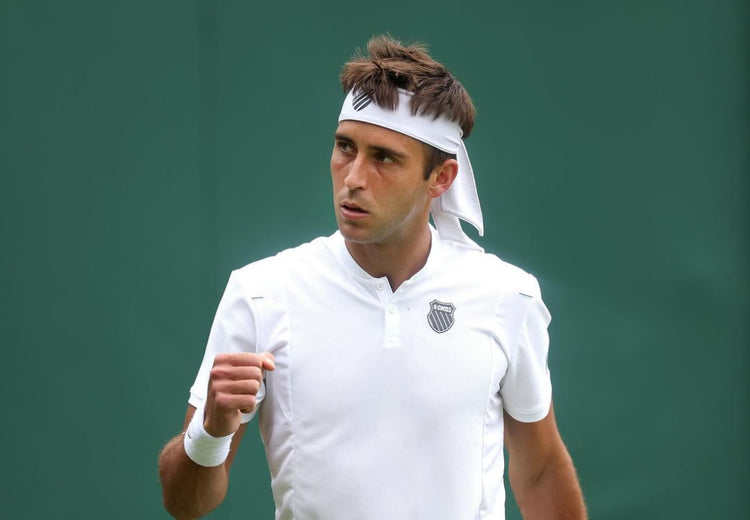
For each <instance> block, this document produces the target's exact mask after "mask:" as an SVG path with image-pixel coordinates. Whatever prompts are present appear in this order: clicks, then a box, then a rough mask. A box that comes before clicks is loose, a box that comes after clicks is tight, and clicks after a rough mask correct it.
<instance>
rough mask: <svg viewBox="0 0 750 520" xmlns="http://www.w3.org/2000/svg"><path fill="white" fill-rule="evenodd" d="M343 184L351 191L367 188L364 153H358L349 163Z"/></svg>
mask: <svg viewBox="0 0 750 520" xmlns="http://www.w3.org/2000/svg"><path fill="white" fill-rule="evenodd" d="M344 186H346V187H347V188H348V189H349V190H351V191H354V190H364V189H367V159H366V157H365V156H364V154H361V153H358V154H357V156H356V157H355V158H354V160H353V161H352V162H351V163H350V164H349V169H348V170H347V172H346V177H344Z"/></svg>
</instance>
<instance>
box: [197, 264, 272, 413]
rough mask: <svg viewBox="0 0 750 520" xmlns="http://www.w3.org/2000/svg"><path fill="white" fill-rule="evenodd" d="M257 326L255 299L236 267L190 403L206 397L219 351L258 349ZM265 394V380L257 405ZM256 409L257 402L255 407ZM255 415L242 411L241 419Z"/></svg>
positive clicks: (212, 332) (218, 311) (230, 278)
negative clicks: (254, 307) (247, 293)
mask: <svg viewBox="0 0 750 520" xmlns="http://www.w3.org/2000/svg"><path fill="white" fill-rule="evenodd" d="M256 330H257V325H256V320H255V316H254V312H253V305H252V301H251V300H250V299H249V298H247V296H246V294H245V292H244V291H243V289H242V285H241V283H240V280H239V275H238V273H237V272H236V271H235V272H233V273H232V274H231V276H230V277H229V281H228V282H227V286H226V289H225V290H224V295H223V296H222V297H221V301H220V302H219V306H218V308H217V310H216V316H215V317H214V321H213V325H212V326H211V332H210V334H209V336H208V342H207V344H206V351H205V353H204V355H203V361H202V362H201V365H200V368H199V370H198V375H197V376H196V378H195V382H194V383H193V386H192V387H191V388H190V398H189V399H188V403H190V404H191V405H193V406H195V407H196V408H197V407H198V406H200V405H202V404H203V403H204V401H205V400H206V394H207V390H208V380H209V376H210V373H211V368H212V367H213V364H214V358H215V357H216V355H217V354H221V353H235V352H256V344H257V341H256V337H257V333H256ZM263 397H265V384H263V383H262V382H261V388H260V390H259V391H258V395H257V401H256V402H257V405H260V403H261V401H262V400H263ZM257 409H258V408H257V406H256V411H257ZM254 415H255V411H254V412H253V413H250V414H243V416H242V422H243V423H244V422H248V421H250V420H251V419H252V418H253V416H254Z"/></svg>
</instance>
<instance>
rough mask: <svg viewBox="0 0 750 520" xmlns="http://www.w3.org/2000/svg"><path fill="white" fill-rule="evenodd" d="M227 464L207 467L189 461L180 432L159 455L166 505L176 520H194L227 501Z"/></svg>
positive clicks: (160, 474) (160, 475)
mask: <svg viewBox="0 0 750 520" xmlns="http://www.w3.org/2000/svg"><path fill="white" fill-rule="evenodd" d="M225 464H226V463H224V464H221V465H219V466H216V467H212V468H207V467H203V466H200V465H198V464H196V463H195V462H193V461H192V460H190V458H189V457H188V456H187V454H186V453H185V449H184V447H183V435H182V434H180V435H178V436H177V437H175V438H174V439H172V440H171V441H169V443H168V444H167V445H166V446H165V447H164V449H163V450H162V452H161V455H160V456H159V477H160V479H161V486H162V496H163V499H164V507H165V508H166V509H167V511H168V512H169V514H170V515H172V516H173V517H174V518H176V519H177V520H192V519H195V518H199V517H201V516H204V515H206V514H208V513H209V512H210V511H212V510H213V509H215V508H216V507H217V506H218V505H219V504H221V502H222V501H223V500H224V497H225V496H226V494H227V488H228V486H229V475H228V472H227V469H226V466H225Z"/></svg>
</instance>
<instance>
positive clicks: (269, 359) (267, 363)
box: [260, 352, 276, 370]
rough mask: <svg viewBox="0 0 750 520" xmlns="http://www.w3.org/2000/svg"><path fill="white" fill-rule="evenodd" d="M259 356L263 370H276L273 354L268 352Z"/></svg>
mask: <svg viewBox="0 0 750 520" xmlns="http://www.w3.org/2000/svg"><path fill="white" fill-rule="evenodd" d="M260 356H261V358H262V362H263V369H264V370H274V369H275V368H276V363H275V362H274V357H273V354H271V353H270V352H261V354H260Z"/></svg>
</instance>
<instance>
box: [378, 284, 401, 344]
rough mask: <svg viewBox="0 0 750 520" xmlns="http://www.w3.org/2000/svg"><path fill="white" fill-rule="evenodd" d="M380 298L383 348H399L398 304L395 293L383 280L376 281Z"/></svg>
mask: <svg viewBox="0 0 750 520" xmlns="http://www.w3.org/2000/svg"><path fill="white" fill-rule="evenodd" d="M375 289H376V292H377V295H378V300H380V304H381V305H382V308H383V323H384V324H385V327H384V329H385V330H384V331H383V348H399V347H400V346H401V334H400V329H401V326H400V315H399V308H398V306H397V305H396V304H395V303H393V297H394V295H393V293H392V292H391V291H390V290H389V289H390V286H387V285H386V283H385V282H384V281H383V280H378V281H377V282H375Z"/></svg>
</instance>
